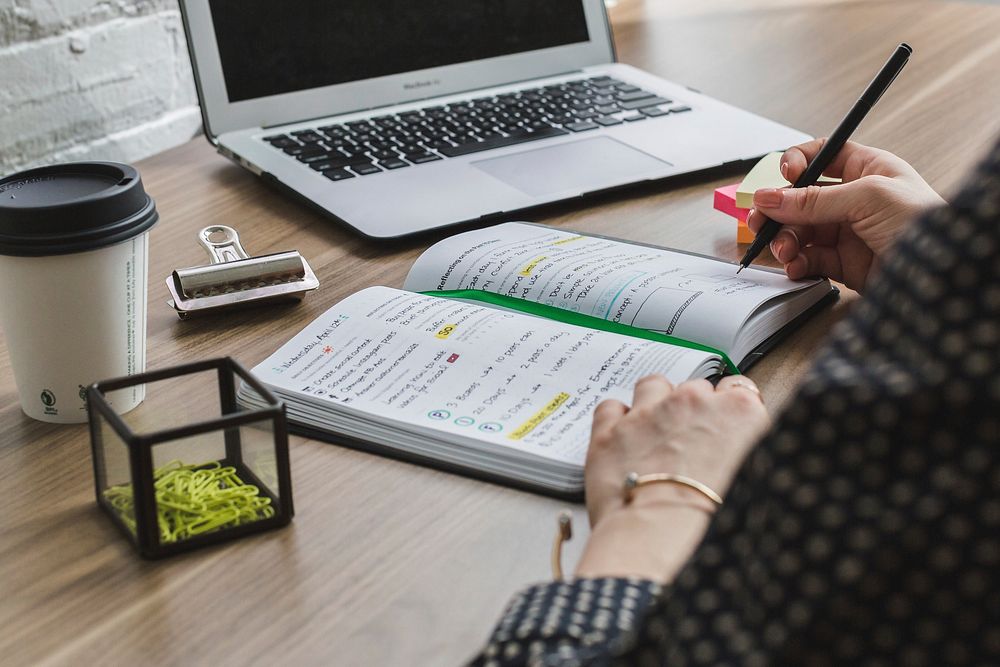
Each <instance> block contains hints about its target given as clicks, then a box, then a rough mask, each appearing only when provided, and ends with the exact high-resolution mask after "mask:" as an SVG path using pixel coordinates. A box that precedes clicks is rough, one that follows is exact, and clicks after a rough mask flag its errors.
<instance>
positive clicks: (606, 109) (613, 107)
mask: <svg viewBox="0 0 1000 667" xmlns="http://www.w3.org/2000/svg"><path fill="white" fill-rule="evenodd" d="M623 106H624V105H623ZM594 109H595V110H596V111H597V113H602V114H609V113H616V112H617V111H619V109H618V105H617V104H606V105H603V106H599V107H594Z"/></svg>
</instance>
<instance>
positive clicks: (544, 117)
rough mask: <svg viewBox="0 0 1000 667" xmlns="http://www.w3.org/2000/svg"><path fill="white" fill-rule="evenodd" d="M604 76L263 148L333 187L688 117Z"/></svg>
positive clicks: (287, 138)
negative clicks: (448, 160)
mask: <svg viewBox="0 0 1000 667" xmlns="http://www.w3.org/2000/svg"><path fill="white" fill-rule="evenodd" d="M690 110H691V107H689V106H687V105H685V104H683V103H682V102H678V101H677V100H669V99H666V98H663V97H660V96H657V95H655V94H653V93H651V92H649V91H646V90H642V89H641V88H639V87H638V86H633V85H630V84H628V83H625V82H624V81H620V80H618V79H614V78H612V77H609V76H596V77H591V78H588V79H579V80H575V81H568V82H566V83H560V84H556V85H552V86H544V87H542V88H528V89H525V90H522V91H519V92H515V93H504V94H502V95H496V96H492V97H480V98H477V99H473V100H470V101H467V102H457V103H453V104H449V105H446V106H429V107H426V108H423V109H419V110H416V111H406V112H403V113H400V114H394V115H384V116H376V117H373V118H371V119H367V120H356V121H351V122H349V123H342V124H336V125H324V126H321V127H316V128H313V129H306V130H299V131H296V132H289V133H288V134H275V135H271V136H267V137H264V141H266V142H267V143H269V144H270V145H271V146H273V147H274V148H275V149H276V150H280V151H283V152H284V153H285V154H287V155H289V156H291V157H294V158H295V159H297V160H298V161H299V162H302V163H304V164H307V165H308V166H309V167H311V168H312V169H315V170H316V171H318V172H321V173H322V174H323V175H324V176H326V177H327V178H329V179H330V180H333V181H340V180H344V179H348V178H354V177H355V176H368V175H371V174H377V173H380V172H382V171H386V170H393V169H403V168H405V167H409V166H412V165H419V164H424V163H427V162H435V161H437V160H442V159H445V158H451V157H458V156H461V155H469V154H471V153H478V152H480V151H486V150H490V149H493V148H501V147H504V146H513V145H515V144H522V143H527V142H530V141H538V140H540V139H547V138H550V137H558V136H563V135H568V134H571V133H577V132H587V131H589V130H596V129H598V128H600V127H607V126H612V125H620V124H622V123H634V122H638V121H642V120H646V119H647V118H655V117H658V116H666V115H668V114H678V113H684V112H686V111H690Z"/></svg>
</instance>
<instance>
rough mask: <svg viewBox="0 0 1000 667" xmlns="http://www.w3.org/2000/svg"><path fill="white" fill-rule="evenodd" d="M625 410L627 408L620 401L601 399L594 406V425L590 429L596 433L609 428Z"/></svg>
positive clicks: (622, 415)
mask: <svg viewBox="0 0 1000 667" xmlns="http://www.w3.org/2000/svg"><path fill="white" fill-rule="evenodd" d="M627 412H628V408H627V407H626V406H625V404H624V403H622V402H621V401H616V400H614V399H608V400H606V401H601V402H600V403H598V404H597V407H596V408H594V425H593V429H592V430H593V431H594V432H595V433H596V432H598V431H604V430H606V429H609V428H611V427H612V426H613V425H614V424H615V422H617V421H618V420H619V419H621V418H622V417H624V416H625V413H627Z"/></svg>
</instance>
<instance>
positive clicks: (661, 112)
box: [639, 107, 670, 118]
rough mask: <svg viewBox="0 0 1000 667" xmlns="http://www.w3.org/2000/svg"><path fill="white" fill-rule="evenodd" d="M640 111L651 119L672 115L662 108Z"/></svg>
mask: <svg viewBox="0 0 1000 667" xmlns="http://www.w3.org/2000/svg"><path fill="white" fill-rule="evenodd" d="M639 111H640V112H642V114H643V115H645V116H648V117H650V118H655V117H656V116H666V115H667V114H668V113H670V112H669V111H667V110H666V109H661V108H660V107H649V108H646V109H640V110H639Z"/></svg>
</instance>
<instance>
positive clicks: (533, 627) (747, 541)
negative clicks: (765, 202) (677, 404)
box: [473, 145, 1000, 667]
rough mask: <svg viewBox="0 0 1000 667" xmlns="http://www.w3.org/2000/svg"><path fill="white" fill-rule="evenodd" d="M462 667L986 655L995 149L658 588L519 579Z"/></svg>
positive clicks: (995, 321)
mask: <svg viewBox="0 0 1000 667" xmlns="http://www.w3.org/2000/svg"><path fill="white" fill-rule="evenodd" d="M473 663H474V664H476V665H522V664H527V665H640V666H641V665H664V664H666V665H783V664H794V665H810V666H813V665H913V666H920V665H927V666H932V667H938V666H941V665H973V664H975V665H987V664H993V665H998V664H1000V145H998V146H997V147H996V148H995V149H994V150H993V153H992V156H991V158H990V159H988V160H987V161H986V162H985V163H984V164H983V165H982V166H981V167H980V168H979V169H978V171H977V173H976V174H975V175H974V176H973V178H972V179H971V181H970V184H969V185H968V186H967V187H966V188H965V189H964V190H963V191H962V192H961V193H960V194H959V196H958V197H957V198H956V200H955V202H954V203H953V204H952V205H951V206H949V207H946V208H941V209H939V210H935V211H932V212H930V213H928V214H927V215H925V216H924V217H923V218H922V219H921V220H920V221H919V222H918V223H916V224H915V225H913V227H912V228H911V229H910V230H908V231H907V233H906V234H905V235H904V236H903V238H901V239H900V242H899V243H898V245H897V247H896V249H895V251H894V252H893V254H892V256H891V257H890V258H888V259H887V261H886V263H885V265H884V267H883V270H882V272H881V274H880V275H879V276H878V277H876V278H875V279H874V280H873V284H872V285H871V286H870V288H869V290H868V293H867V294H866V296H865V298H864V299H863V300H862V301H861V302H859V304H858V306H857V307H856V308H855V309H854V310H853V311H852V313H851V315H850V316H849V317H848V318H846V319H845V320H844V321H843V322H841V323H840V324H839V325H838V326H837V328H836V329H835V330H834V332H833V333H832V335H831V338H830V340H829V341H828V343H827V344H826V346H825V348H824V349H823V350H822V352H821V353H820V354H819V356H818V358H817V360H816V362H815V364H814V366H813V368H812V369H811V370H810V372H809V373H808V374H807V376H806V377H805V379H804V381H803V384H802V385H801V386H800V388H799V390H798V392H797V395H796V397H795V398H794V400H793V401H792V402H791V403H790V407H789V408H788V409H787V410H786V412H785V413H784V414H782V415H781V416H780V417H779V418H778V419H777V421H776V423H775V426H774V428H773V430H772V431H771V432H770V434H768V435H767V436H765V438H764V439H763V440H762V441H761V443H760V444H759V445H758V446H757V447H756V448H755V449H754V451H753V452H752V453H751V454H750V455H749V457H748V458H747V460H746V461H745V463H744V465H743V466H742V468H741V470H740V472H739V474H738V475H737V477H736V480H735V482H734V484H733V486H732V488H731V490H730V492H729V494H728V497H727V499H726V504H725V506H724V507H723V508H722V509H721V510H720V512H719V513H718V514H717V515H716V517H715V519H714V521H713V522H712V525H711V527H710V528H709V531H708V534H707V535H706V536H705V539H704V541H703V542H702V544H701V545H700V547H699V548H698V550H697V551H696V552H695V554H694V555H693V556H692V559H691V561H690V562H689V563H688V565H687V566H686V567H685V568H684V569H683V570H682V571H681V572H680V573H679V574H678V576H677V578H676V580H675V581H674V582H673V583H672V584H671V585H670V586H667V587H660V586H658V585H656V584H654V583H652V582H648V581H639V580H628V579H612V578H608V579H578V580H575V581H572V582H555V583H549V584H543V585H538V586H535V587H533V588H529V589H528V590H526V591H523V592H522V593H520V594H519V595H518V596H517V597H516V598H515V599H514V600H513V602H512V603H511V605H510V607H509V608H508V609H507V611H506V613H505V615H504V616H503V618H502V619H501V620H500V622H499V624H498V625H497V627H496V629H495V631H494V632H493V635H492V637H491V638H490V640H489V643H488V645H487V646H486V647H485V649H484V650H483V652H482V653H481V654H480V655H479V656H477V657H476V658H475V659H474V661H473Z"/></svg>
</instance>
